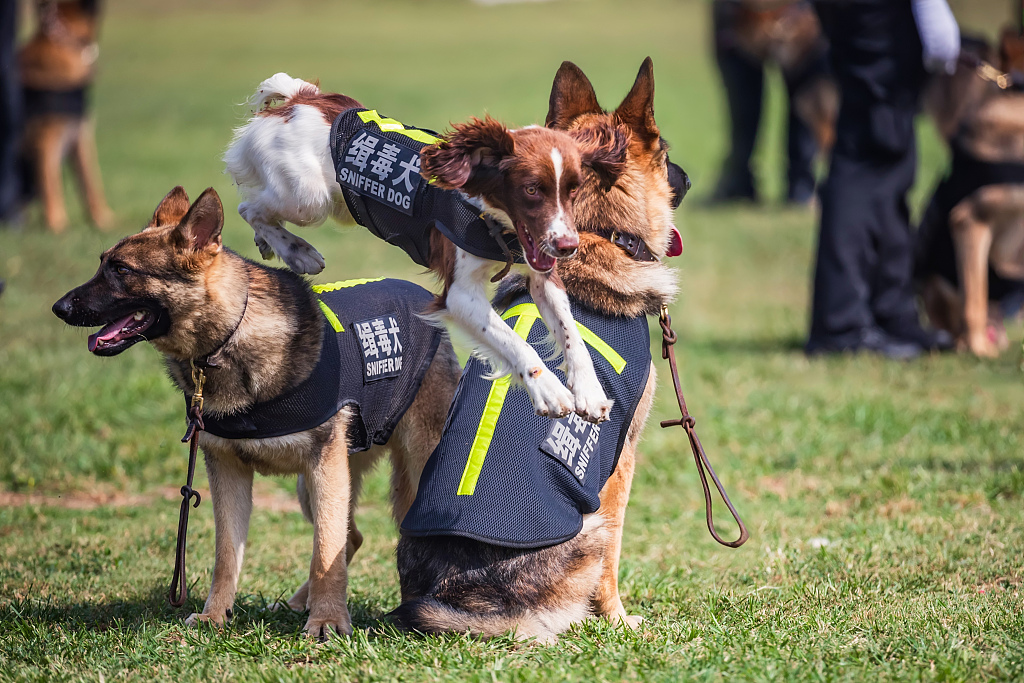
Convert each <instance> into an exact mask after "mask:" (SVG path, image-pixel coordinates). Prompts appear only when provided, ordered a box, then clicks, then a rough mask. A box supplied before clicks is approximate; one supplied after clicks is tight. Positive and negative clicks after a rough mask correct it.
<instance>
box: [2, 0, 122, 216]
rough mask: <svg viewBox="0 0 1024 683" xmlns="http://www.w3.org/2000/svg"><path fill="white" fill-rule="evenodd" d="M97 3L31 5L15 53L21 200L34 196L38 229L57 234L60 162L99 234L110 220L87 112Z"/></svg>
mask: <svg viewBox="0 0 1024 683" xmlns="http://www.w3.org/2000/svg"><path fill="white" fill-rule="evenodd" d="M99 5H100V2H99V0H68V1H61V2H53V1H46V2H40V3H38V16H39V27H38V30H37V31H36V33H35V35H33V36H32V38H31V39H30V40H29V41H28V42H26V43H25V45H23V46H22V47H21V49H20V50H19V51H18V69H19V71H20V77H21V86H22V94H23V96H24V100H25V103H24V104H25V132H24V140H23V142H22V158H23V163H24V165H25V168H26V176H27V177H26V179H25V180H26V184H27V185H28V188H27V190H28V191H27V192H26V195H27V196H26V199H32V198H34V196H38V197H39V199H40V200H41V201H42V204H43V218H44V220H45V221H46V225H47V227H49V228H50V230H52V231H53V232H57V233H59V232H63V231H64V229H65V228H67V225H68V214H67V209H66V208H65V205H64V179H63V175H62V172H61V169H62V165H63V162H64V160H65V159H70V161H71V169H72V171H73V172H74V174H75V176H76V180H77V181H78V185H79V187H80V189H81V191H82V198H83V200H84V204H85V208H86V210H87V211H88V213H89V219H90V220H91V221H92V222H93V223H94V224H95V225H96V226H97V227H99V228H101V229H105V228H108V227H110V224H111V222H112V221H113V214H112V213H111V211H110V208H109V207H108V206H107V200H106V197H105V196H104V194H103V181H102V178H101V177H100V165H99V157H98V155H97V152H96V135H95V132H94V130H93V128H94V122H93V120H92V117H91V116H89V114H88V95H89V89H90V88H91V87H92V83H93V80H94V79H95V77H96V59H97V56H98V55H99V48H98V47H97V43H96V38H97V34H98V33H99V23H100V8H99Z"/></svg>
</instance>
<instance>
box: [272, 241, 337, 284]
mask: <svg viewBox="0 0 1024 683" xmlns="http://www.w3.org/2000/svg"><path fill="white" fill-rule="evenodd" d="M291 237H292V238H293V239H294V240H295V241H290V243H289V244H288V247H287V249H278V250H277V255H278V256H280V257H281V260H282V261H284V262H285V265H287V266H288V267H289V268H291V269H292V270H294V271H295V272H296V273H299V274H300V275H316V274H317V273H319V272H320V271H321V270H323V269H324V266H326V265H327V263H326V262H325V261H324V257H323V256H321V255H320V252H319V251H317V250H316V249H314V248H313V245H312V244H310V243H309V242H307V241H306V240H304V239H302V238H301V237H298V236H296V235H292V236H291Z"/></svg>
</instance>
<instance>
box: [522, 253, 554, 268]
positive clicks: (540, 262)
mask: <svg viewBox="0 0 1024 683" xmlns="http://www.w3.org/2000/svg"><path fill="white" fill-rule="evenodd" d="M528 256H529V257H530V263H531V264H532V265H533V267H534V269H535V270H538V271H540V272H542V273H546V272H548V271H549V270H551V269H552V268H554V267H555V257H554V256H551V255H550V254H548V253H547V252H545V251H541V250H540V249H531V250H530V253H529V254H528Z"/></svg>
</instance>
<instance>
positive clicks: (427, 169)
mask: <svg viewBox="0 0 1024 683" xmlns="http://www.w3.org/2000/svg"><path fill="white" fill-rule="evenodd" d="M452 128H453V129H454V130H453V131H452V132H451V133H449V134H448V135H445V136H444V137H442V138H441V139H440V140H438V141H437V142H436V143H434V144H433V145H430V146H428V147H424V148H423V149H422V150H421V151H420V173H422V174H423V177H424V178H427V179H428V180H430V181H432V182H433V183H434V185H436V186H437V187H440V188H442V189H445V190H460V189H464V190H466V191H467V192H470V193H473V191H474V189H476V186H478V185H479V183H480V182H484V181H486V180H487V178H488V176H489V171H493V170H495V169H496V168H497V166H498V164H500V163H501V161H502V160H504V159H507V158H508V157H511V156H512V155H514V154H515V152H516V143H515V140H514V139H513V138H512V133H510V132H509V130H508V128H506V127H505V126H504V124H502V123H501V122H499V121H496V120H494V119H492V118H491V117H490V116H487V117H485V118H484V120H483V121H481V120H480V119H477V118H473V119H471V120H470V121H469V122H468V123H456V124H452Z"/></svg>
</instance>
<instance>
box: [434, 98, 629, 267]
mask: <svg viewBox="0 0 1024 683" xmlns="http://www.w3.org/2000/svg"><path fill="white" fill-rule="evenodd" d="M625 149H626V141H625V137H624V136H623V135H622V134H621V133H618V134H617V133H616V131H614V130H609V131H599V132H597V133H593V132H588V135H587V136H586V137H585V138H583V139H576V138H574V137H573V136H572V135H570V134H568V133H565V132H562V131H556V130H551V129H548V128H540V127H538V126H529V127H527V128H521V129H519V130H511V131H510V130H509V129H507V128H506V127H505V126H503V125H502V124H501V123H499V122H497V121H495V120H494V119H491V118H487V119H485V120H483V121H480V120H478V119H473V120H472V121H471V122H469V123H466V124H456V125H455V131H454V132H453V133H452V134H451V135H450V136H449V137H448V139H446V140H442V141H441V142H439V143H437V144H435V145H432V146H430V147H427V148H424V150H423V151H422V152H421V158H420V163H421V168H422V172H423V175H424V176H425V177H427V178H430V179H433V180H434V182H435V184H437V185H438V186H439V187H442V188H445V189H458V190H461V191H463V192H465V193H466V194H467V195H469V196H470V197H476V198H479V199H480V200H481V201H483V202H484V204H485V205H486V206H487V208H489V209H492V210H496V211H497V212H500V213H497V214H496V217H497V218H499V219H500V220H504V221H506V222H507V226H506V227H508V228H510V229H513V230H515V232H516V235H517V236H518V237H519V242H520V244H521V246H522V248H523V254H524V256H525V257H526V262H527V264H528V265H529V266H530V268H531V269H533V270H535V271H538V272H542V273H546V272H548V271H550V270H551V269H552V268H553V267H554V265H555V260H556V259H558V258H565V257H567V256H571V255H573V254H575V253H576V248H577V247H578V246H579V234H578V233H577V232H576V225H575V221H574V219H573V201H574V199H575V197H576V191H577V189H578V188H579V185H580V182H581V181H582V166H583V165H587V166H590V167H591V168H594V169H595V170H598V172H599V173H601V174H602V175H612V174H615V173H617V172H618V171H619V170H620V168H621V164H622V163H623V162H624V159H625Z"/></svg>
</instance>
